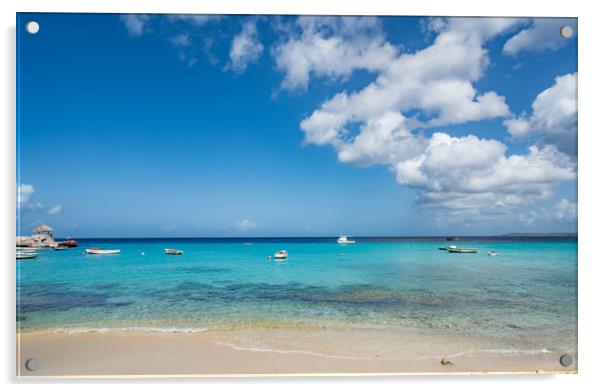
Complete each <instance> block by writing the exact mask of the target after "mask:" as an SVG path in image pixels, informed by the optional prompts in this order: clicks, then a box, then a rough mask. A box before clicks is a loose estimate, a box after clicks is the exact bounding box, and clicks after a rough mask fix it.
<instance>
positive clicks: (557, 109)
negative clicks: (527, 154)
mask: <svg viewBox="0 0 602 392" xmlns="http://www.w3.org/2000/svg"><path fill="white" fill-rule="evenodd" d="M531 106H532V109H533V113H532V115H531V116H526V115H521V116H519V117H513V118H510V119H508V120H506V121H505V122H504V125H506V128H507V129H508V132H509V133H510V134H511V135H512V136H513V137H515V138H524V137H527V136H541V137H542V143H545V144H553V145H555V146H556V147H557V148H558V149H559V150H561V151H564V152H566V153H567V154H569V155H571V156H574V155H576V153H577V73H573V74H566V75H562V76H558V77H556V79H555V81H554V85H553V86H552V87H550V88H547V89H545V90H544V91H542V92H541V93H539V94H538V95H537V98H535V100H534V101H533V104H532V105H531Z"/></svg>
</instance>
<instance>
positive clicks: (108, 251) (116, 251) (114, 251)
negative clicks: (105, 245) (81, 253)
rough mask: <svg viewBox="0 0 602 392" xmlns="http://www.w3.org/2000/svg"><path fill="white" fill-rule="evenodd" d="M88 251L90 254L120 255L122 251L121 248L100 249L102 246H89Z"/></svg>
mask: <svg viewBox="0 0 602 392" xmlns="http://www.w3.org/2000/svg"><path fill="white" fill-rule="evenodd" d="M86 253H87V254H89V255H118V254H120V253H121V250H119V249H100V248H89V249H86Z"/></svg>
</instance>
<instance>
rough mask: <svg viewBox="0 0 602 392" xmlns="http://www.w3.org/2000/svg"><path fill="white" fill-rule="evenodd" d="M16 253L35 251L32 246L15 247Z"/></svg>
mask: <svg viewBox="0 0 602 392" xmlns="http://www.w3.org/2000/svg"><path fill="white" fill-rule="evenodd" d="M17 253H36V250H35V249H33V248H17Z"/></svg>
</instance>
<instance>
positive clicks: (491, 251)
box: [487, 250, 497, 256]
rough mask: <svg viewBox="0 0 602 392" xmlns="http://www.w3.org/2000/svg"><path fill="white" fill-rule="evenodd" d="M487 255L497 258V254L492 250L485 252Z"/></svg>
mask: <svg viewBox="0 0 602 392" xmlns="http://www.w3.org/2000/svg"><path fill="white" fill-rule="evenodd" d="M487 255H488V256H497V252H496V251H493V250H490V251H489V252H487Z"/></svg>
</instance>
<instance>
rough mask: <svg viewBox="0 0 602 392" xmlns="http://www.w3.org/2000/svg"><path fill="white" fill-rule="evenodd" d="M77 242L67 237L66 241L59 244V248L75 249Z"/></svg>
mask: <svg viewBox="0 0 602 392" xmlns="http://www.w3.org/2000/svg"><path fill="white" fill-rule="evenodd" d="M77 245H78V244H77V241H75V240H72V239H71V238H70V237H67V240H66V241H62V242H59V246H66V247H67V248H77Z"/></svg>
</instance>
